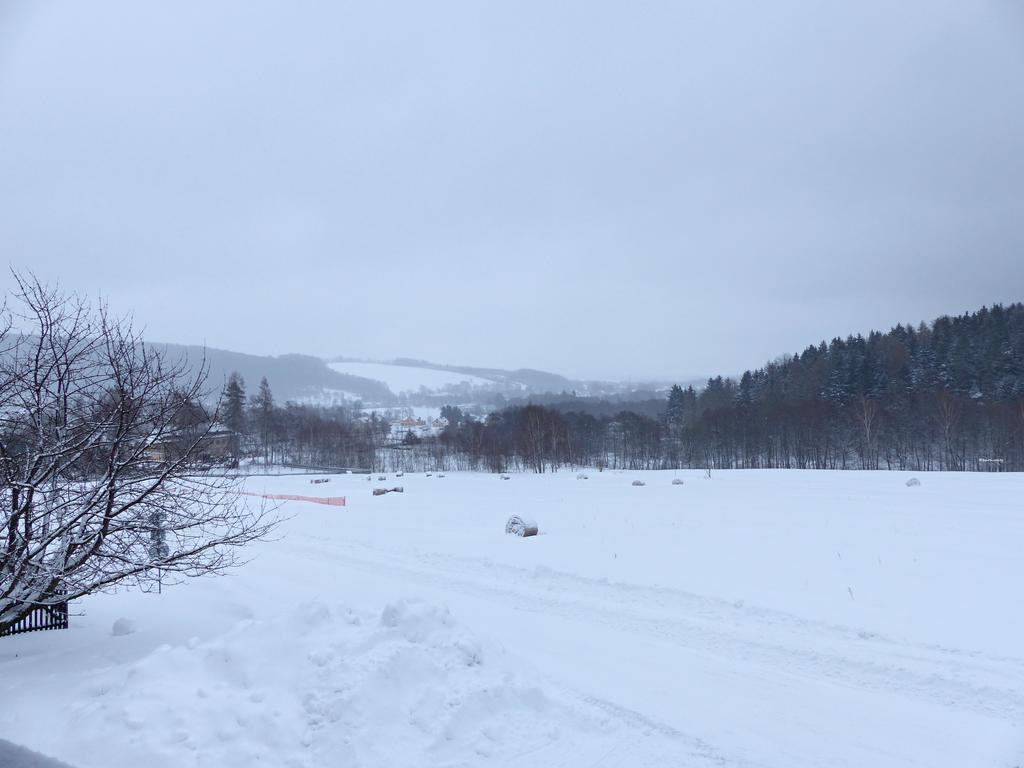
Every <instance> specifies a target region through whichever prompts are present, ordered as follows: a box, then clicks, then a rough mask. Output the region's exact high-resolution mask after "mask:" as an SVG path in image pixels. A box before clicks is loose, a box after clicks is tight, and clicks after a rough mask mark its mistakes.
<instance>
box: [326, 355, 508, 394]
mask: <svg viewBox="0 0 1024 768" xmlns="http://www.w3.org/2000/svg"><path fill="white" fill-rule="evenodd" d="M328 367H329V368H331V370H334V371H337V372H338V373H347V374H351V375H352V376H362V377H363V378H366V379H376V380H377V381H382V382H384V384H385V385H386V386H387V388H388V389H390V390H391V391H392V392H393V393H394V394H396V395H400V394H402V393H403V392H410V393H415V392H419V390H420V387H425V388H426V389H429V390H442V389H447V388H448V387H454V386H458V385H459V384H463V383H465V384H469V385H471V386H474V387H480V386H488V385H490V384H493V383H494V382H492V381H490V380H489V379H484V378H481V377H479V376H472V375H470V374H466V373H458V372H456V371H439V370H436V369H434V368H418V367H416V366H412V365H392V364H390V363H328Z"/></svg>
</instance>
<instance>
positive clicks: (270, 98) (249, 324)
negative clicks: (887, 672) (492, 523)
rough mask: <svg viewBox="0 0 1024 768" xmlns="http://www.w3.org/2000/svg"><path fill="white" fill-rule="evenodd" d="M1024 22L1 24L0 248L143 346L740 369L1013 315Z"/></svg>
mask: <svg viewBox="0 0 1024 768" xmlns="http://www.w3.org/2000/svg"><path fill="white" fill-rule="evenodd" d="M1020 7H1021V6H1020V4H1019V3H1016V2H1015V1H1014V0H1005V1H1002V2H988V1H987V0H963V1H962V2H946V1H938V0H928V1H927V2H925V1H921V2H916V1H915V2H910V1H905V0H901V2H891V0H886V2H846V3H822V2H817V1H816V2H806V3H797V2H792V3H765V2H700V3H697V2H683V1H682V0H677V1H676V2H668V3H657V2H644V3H635V2H620V3H615V4H610V3H598V2H592V1H590V0H587V1H585V2H578V3H574V2H505V3H497V2H494V3H492V2H487V3H473V2H459V3H454V2H452V3H448V2H441V3H438V2H410V3H407V4H405V3H401V4H399V3H352V4H346V3H340V2H323V3H314V2H301V3H300V2H285V0H280V2H275V3H268V2H248V1H247V2H223V1H221V2H216V3H210V2H181V0H177V1H176V2H173V3H138V2H134V1H129V0H126V1H125V2H97V1H96V0H92V1H91V2H88V3H84V2H64V3H60V2H53V3H41V2H36V1H35V0H26V1H25V2H21V3H19V2H4V3H2V4H0V254H2V257H3V260H4V261H6V262H9V263H10V264H11V265H13V266H15V267H21V268H31V269H33V270H35V271H36V272H37V273H38V274H39V275H40V276H41V277H43V278H44V279H47V280H54V279H59V280H60V281H61V283H62V284H63V285H64V286H66V287H68V288H74V289H77V290H81V291H84V292H87V293H91V294H95V293H98V292H102V294H103V295H104V296H105V297H106V298H107V299H108V300H109V301H110V303H111V304H112V305H113V306H114V308H115V309H117V310H120V311H124V312H129V311H130V312H133V313H134V314H135V317H136V319H137V320H138V321H139V322H140V323H142V324H144V325H145V326H146V328H147V330H148V335H149V336H150V337H151V338H153V339H154V340H161V341H176V342H185V343H206V344H207V345H209V346H213V347H221V348H227V349H233V350H238V351H243V352H253V353H260V354H279V353H283V352H305V353H310V354H316V355H321V356H334V355H348V356H362V357H371V358H377V359H388V358H391V357H395V356H399V355H401V356H411V357H421V358H426V359H431V360H434V361H437V362H444V363H453V364H467V365H492V366H501V367H536V368H544V369H549V370H554V371H556V372H559V373H563V374H566V375H569V376H576V377H609V378H632V379H639V378H645V377H677V378H685V377H689V376H694V375H697V376H700V375H708V374H714V373H719V372H721V373H733V372H738V371H741V370H743V369H744V368H747V367H750V366H755V365H759V364H761V363H763V362H764V361H766V360H768V359H769V358H772V357H775V356H777V355H779V354H781V353H785V352H796V351H799V350H801V349H803V348H804V347H805V346H806V345H807V344H808V343H811V342H814V341H816V340H820V339H822V338H830V337H832V336H835V335H846V334H847V333H853V332H858V331H863V332H866V331H868V330H870V329H871V328H882V329H888V328H889V327H891V326H892V325H893V324H895V323H897V322H908V321H910V322H917V321H919V320H922V319H930V318H932V317H934V316H936V315H940V314H945V313H950V314H952V313H958V312H962V311H966V310H971V309H976V308H979V307H980V306H981V305H983V304H991V303H993V302H1010V301H1017V300H1024V13H1022V12H1021V10H1020ZM0 281H2V286H3V287H4V288H9V285H10V280H9V278H8V277H7V276H6V275H2V276H0Z"/></svg>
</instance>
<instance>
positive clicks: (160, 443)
mask: <svg viewBox="0 0 1024 768" xmlns="http://www.w3.org/2000/svg"><path fill="white" fill-rule="evenodd" d="M204 431H205V434H203V433H204ZM200 435H201V437H200ZM197 438H198V440H199V444H198V446H197V449H196V451H195V458H196V460H198V461H206V462H222V461H225V460H227V459H230V458H233V457H235V456H237V453H238V434H237V433H236V432H234V431H233V430H231V429H228V428H227V427H225V426H224V425H223V424H220V423H216V424H211V425H209V428H207V427H205V426H200V427H196V428H194V429H193V430H189V431H188V432H185V433H176V434H172V435H160V436H157V437H155V438H154V439H152V440H151V441H150V443H149V445H147V446H146V448H145V456H146V459H147V460H149V461H153V462H156V463H157V464H164V463H167V462H170V461H177V460H178V459H179V458H181V456H182V455H183V454H184V452H185V451H186V450H187V449H188V448H189V446H191V445H192V444H193V443H195V441H196V439H197Z"/></svg>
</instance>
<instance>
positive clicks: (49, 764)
mask: <svg viewBox="0 0 1024 768" xmlns="http://www.w3.org/2000/svg"><path fill="white" fill-rule="evenodd" d="M0 765H2V766H3V767H4V768H70V766H69V765H68V764H67V763H60V762H57V761H56V760H54V759H53V758H50V757H45V756H43V755H40V754H39V753H38V752H32V751H31V750H28V749H25V748H24V747H19V746H18V745H17V744H11V742H9V741H5V740H4V739H0Z"/></svg>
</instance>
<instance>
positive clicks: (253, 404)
mask: <svg viewBox="0 0 1024 768" xmlns="http://www.w3.org/2000/svg"><path fill="white" fill-rule="evenodd" d="M249 411H250V415H251V418H252V421H253V425H254V426H255V427H256V431H257V433H258V435H259V438H260V444H261V445H262V446H263V458H264V459H265V460H268V459H269V458H270V438H271V434H272V432H273V429H274V395H273V394H272V393H271V391H270V383H269V382H268V381H267V377H266V376H264V377H263V378H262V379H260V387H259V390H258V391H257V392H256V394H255V395H253V397H252V398H251V400H250V403H249Z"/></svg>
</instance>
